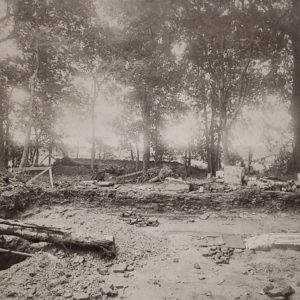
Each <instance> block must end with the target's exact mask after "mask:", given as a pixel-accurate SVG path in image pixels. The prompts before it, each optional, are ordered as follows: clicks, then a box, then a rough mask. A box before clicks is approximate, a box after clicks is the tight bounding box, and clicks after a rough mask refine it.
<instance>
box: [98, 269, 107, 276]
mask: <svg viewBox="0 0 300 300" xmlns="http://www.w3.org/2000/svg"><path fill="white" fill-rule="evenodd" d="M97 271H98V273H99V274H100V275H108V274H109V272H108V268H103V269H99V268H98V269H97Z"/></svg>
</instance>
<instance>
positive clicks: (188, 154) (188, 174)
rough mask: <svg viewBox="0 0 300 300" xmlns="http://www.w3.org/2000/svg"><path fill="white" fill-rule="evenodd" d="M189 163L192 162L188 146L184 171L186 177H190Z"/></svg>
mask: <svg viewBox="0 0 300 300" xmlns="http://www.w3.org/2000/svg"><path fill="white" fill-rule="evenodd" d="M191 163H192V153H191V149H190V146H189V148H188V153H187V172H186V177H190V175H191Z"/></svg>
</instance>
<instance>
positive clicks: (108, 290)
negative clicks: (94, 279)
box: [101, 285, 119, 298]
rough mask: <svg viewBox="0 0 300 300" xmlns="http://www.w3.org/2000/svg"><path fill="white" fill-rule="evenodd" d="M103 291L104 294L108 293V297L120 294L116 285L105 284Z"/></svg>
mask: <svg viewBox="0 0 300 300" xmlns="http://www.w3.org/2000/svg"><path fill="white" fill-rule="evenodd" d="M101 293H102V295H106V296H107V297H111V298H114V297H117V296H118V294H119V293H118V291H117V290H115V289H114V286H113V285H111V286H104V287H102V288H101Z"/></svg>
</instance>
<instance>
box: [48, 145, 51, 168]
mask: <svg viewBox="0 0 300 300" xmlns="http://www.w3.org/2000/svg"><path fill="white" fill-rule="evenodd" d="M51 157H52V146H50V148H49V161H48V164H49V166H50V165H51Z"/></svg>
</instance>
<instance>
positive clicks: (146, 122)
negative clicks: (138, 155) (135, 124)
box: [142, 94, 151, 174]
mask: <svg viewBox="0 0 300 300" xmlns="http://www.w3.org/2000/svg"><path fill="white" fill-rule="evenodd" d="M147 100H148V97H147V95H146V94H145V95H144V98H143V103H142V114H143V134H144V136H143V148H144V149H143V150H144V153H143V173H144V174H145V173H146V172H147V170H148V169H149V164H150V129H151V119H150V112H151V108H150V103H149V101H147Z"/></svg>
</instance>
